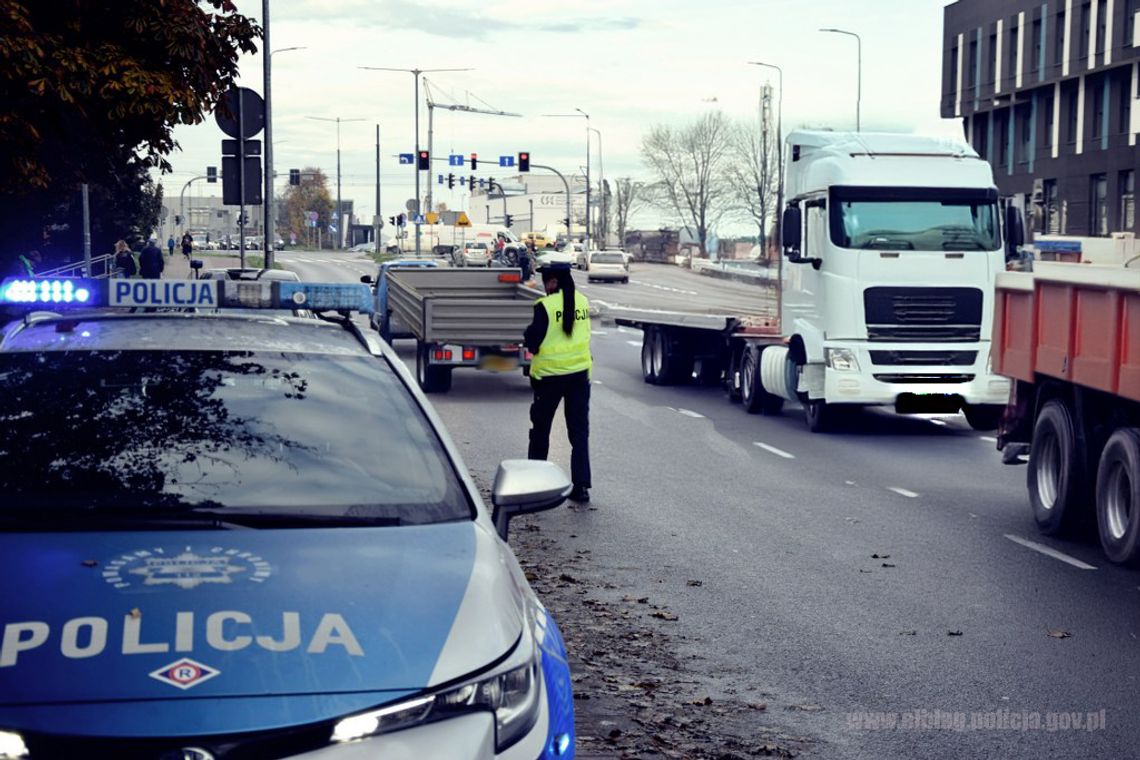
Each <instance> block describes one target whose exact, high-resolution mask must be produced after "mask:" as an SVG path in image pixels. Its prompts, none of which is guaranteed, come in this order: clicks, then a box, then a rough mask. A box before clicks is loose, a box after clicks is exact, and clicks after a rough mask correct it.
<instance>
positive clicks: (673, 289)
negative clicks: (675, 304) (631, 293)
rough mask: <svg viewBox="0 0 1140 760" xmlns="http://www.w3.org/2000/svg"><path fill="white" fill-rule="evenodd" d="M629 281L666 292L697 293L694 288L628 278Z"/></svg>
mask: <svg viewBox="0 0 1140 760" xmlns="http://www.w3.org/2000/svg"><path fill="white" fill-rule="evenodd" d="M630 282H631V283H633V284H634V285H642V286H644V287H647V288H653V289H654V290H663V291H665V292H667V293H680V294H681V295H685V296H695V295H697V291H695V290H682V289H681V288H671V287H669V286H668V285H655V284H653V283H651V282H639V281H637V280H630Z"/></svg>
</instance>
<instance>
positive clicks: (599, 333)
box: [590, 330, 610, 335]
mask: <svg viewBox="0 0 1140 760" xmlns="http://www.w3.org/2000/svg"><path fill="white" fill-rule="evenodd" d="M609 334H610V333H609V331H608V330H590V335H609Z"/></svg>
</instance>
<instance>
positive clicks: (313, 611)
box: [0, 522, 526, 735]
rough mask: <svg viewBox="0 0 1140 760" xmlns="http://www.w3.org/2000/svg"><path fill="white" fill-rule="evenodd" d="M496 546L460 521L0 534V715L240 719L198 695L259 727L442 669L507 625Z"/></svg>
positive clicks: (514, 596)
mask: <svg viewBox="0 0 1140 760" xmlns="http://www.w3.org/2000/svg"><path fill="white" fill-rule="evenodd" d="M508 552H509V550H507V549H506V548H505V545H503V544H502V542H500V541H498V539H497V538H496V537H495V536H494V534H493V533H491V532H490V531H489V530H487V529H486V528H484V527H482V526H481V525H479V524H477V523H474V522H463V523H449V524H442V525H431V526H415V527H393V528H337V529H320V530H265V531H253V530H234V531H217V532H215V531H187V532H181V531H179V532H137V533H45V534H20V535H3V536H0V563H2V568H3V574H4V575H5V578H6V582H5V583H4V586H3V589H2V590H0V611H2V615H3V620H2V622H3V624H4V631H3V644H2V646H0V727H6V728H15V729H24V730H31V729H34V728H35V727H36V726H39V727H40V729H41V730H43V729H46V728H50V727H52V725H53V724H55V725H56V730H58V724H59V723H60V722H61V716H60V711H61V710H67V711H69V713H70V714H73V715H84V716H86V717H85V718H84V719H83V722H87V721H98V720H101V721H111V722H112V723H114V724H115V725H116V726H118V730H119V731H122V732H125V733H128V734H136V735H147V734H148V733H149V731H150V728H149V727H148V725H147V721H148V720H150V721H154V722H156V723H163V722H164V721H163V720H162V717H161V716H163V715H166V714H168V713H169V715H170V716H171V717H172V716H173V715H174V714H175V712H177V711H179V710H180V711H181V713H180V714H183V715H185V714H186V710H188V709H191V708H189V707H188V704H189V705H194V704H198V705H208V704H210V703H211V702H213V703H214V706H213V707H211V708H208V709H207V708H205V707H204V706H203V708H201V709H200V712H201V713H202V714H200V715H197V716H196V718H195V721H194V722H193V724H194V726H195V728H196V730H197V731H198V732H211V731H213V732H217V731H227V730H240V729H242V728H244V729H245V730H249V728H250V726H251V723H250V720H249V716H248V715H246V716H245V717H244V718H241V719H240V720H239V719H238V717H237V714H236V713H233V712H229V713H228V711H226V710H223V709H218V706H217V702H215V700H216V699H219V698H220V699H228V700H231V701H232V704H233V705H235V710H236V709H237V706H238V705H248V704H250V702H251V700H255V701H256V702H258V703H260V706H259V707H258V708H257V709H256V710H253V712H256V713H257V719H256V720H255V721H253V722H254V723H256V724H257V725H258V726H259V727H268V726H270V725H276V724H280V725H286V724H297V723H301V722H312V721H317V720H322V719H327V718H332V717H337V716H338V715H343V714H344V713H345V712H348V711H352V710H359V709H365V708H367V707H369V706H372V705H376V704H381V703H384V702H388V701H391V700H393V699H397V698H399V697H401V696H403V695H405V694H410V693H414V692H416V691H420V690H422V689H425V688H428V687H431V686H434V685H437V684H440V683H445V682H448V681H453V680H455V679H457V678H461V677H462V676H464V675H467V674H469V673H472V672H473V671H477V670H479V669H481V668H484V667H486V666H487V665H489V664H491V663H493V662H495V661H496V660H497V659H499V658H501V657H502V656H504V655H505V654H506V653H508V652H509V651H510V650H511V649H512V648H513V647H514V646H515V644H516V642H517V641H518V639H519V636H520V635H521V631H522V625H523V622H524V620H525V616H524V608H523V605H524V603H525V601H526V600H525V597H524V593H525V592H524V590H523V589H522V588H521V587H520V585H519V584H520V581H519V580H518V579H517V578H515V577H514V575H513V574H512V573H511V572H510V569H509V568H510V567H512V566H513V565H512V563H510V562H507V561H504V555H505V554H506V553H508ZM265 697H273V698H274V699H273V700H265V699H264V698H265ZM203 698H206V699H205V701H204V702H203V701H202V700H203ZM256 698H262V699H256ZM125 702H135V703H138V702H147V703H149V705H150V706H148V707H147V708H145V709H143V710H141V711H140V710H124V709H123V703H125ZM266 703H268V704H266ZM116 705H118V707H117V709H116ZM85 706H86V708H87V711H86V712H84V708H85ZM250 709H251V710H252V708H250ZM243 710H244V708H243ZM172 711H173V712H172ZM238 712H242V710H238ZM207 713H208V715H207ZM243 714H244V713H243ZM100 716H102V717H100ZM132 716H133V717H132ZM148 716H149V717H148ZM235 721H236V722H237V723H238V724H239V725H237V726H235V725H231V723H234V722H235ZM101 727H102V726H96V727H95V728H101ZM87 728H91V727H90V726H88V727H87ZM167 728H168V727H167ZM92 730H94V729H92ZM155 730H162V731H164V732H165V731H166V728H164V729H155ZM81 733H82V731H81Z"/></svg>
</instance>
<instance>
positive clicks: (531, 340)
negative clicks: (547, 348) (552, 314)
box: [523, 303, 550, 354]
mask: <svg viewBox="0 0 1140 760" xmlns="http://www.w3.org/2000/svg"><path fill="white" fill-rule="evenodd" d="M549 322H550V320H549V318H548V317H547V316H546V309H545V308H544V307H543V305H542V304H540V303H536V304H535V305H534V319H532V320H531V323H530V326H529V327H527V328H526V332H525V333H523V342H524V343H525V344H526V350H527V351H530V352H531V353H532V354H537V353H538V347H539V346H541V345H542V341H543V339H544V338H545V337H546V328H547V327H548V326H549Z"/></svg>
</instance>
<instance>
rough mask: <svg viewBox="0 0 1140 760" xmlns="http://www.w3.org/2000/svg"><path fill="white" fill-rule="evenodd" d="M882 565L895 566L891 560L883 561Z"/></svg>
mask: <svg viewBox="0 0 1140 760" xmlns="http://www.w3.org/2000/svg"><path fill="white" fill-rule="evenodd" d="M883 567H895V565H894V564H893V563H891V562H884V563H883Z"/></svg>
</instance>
